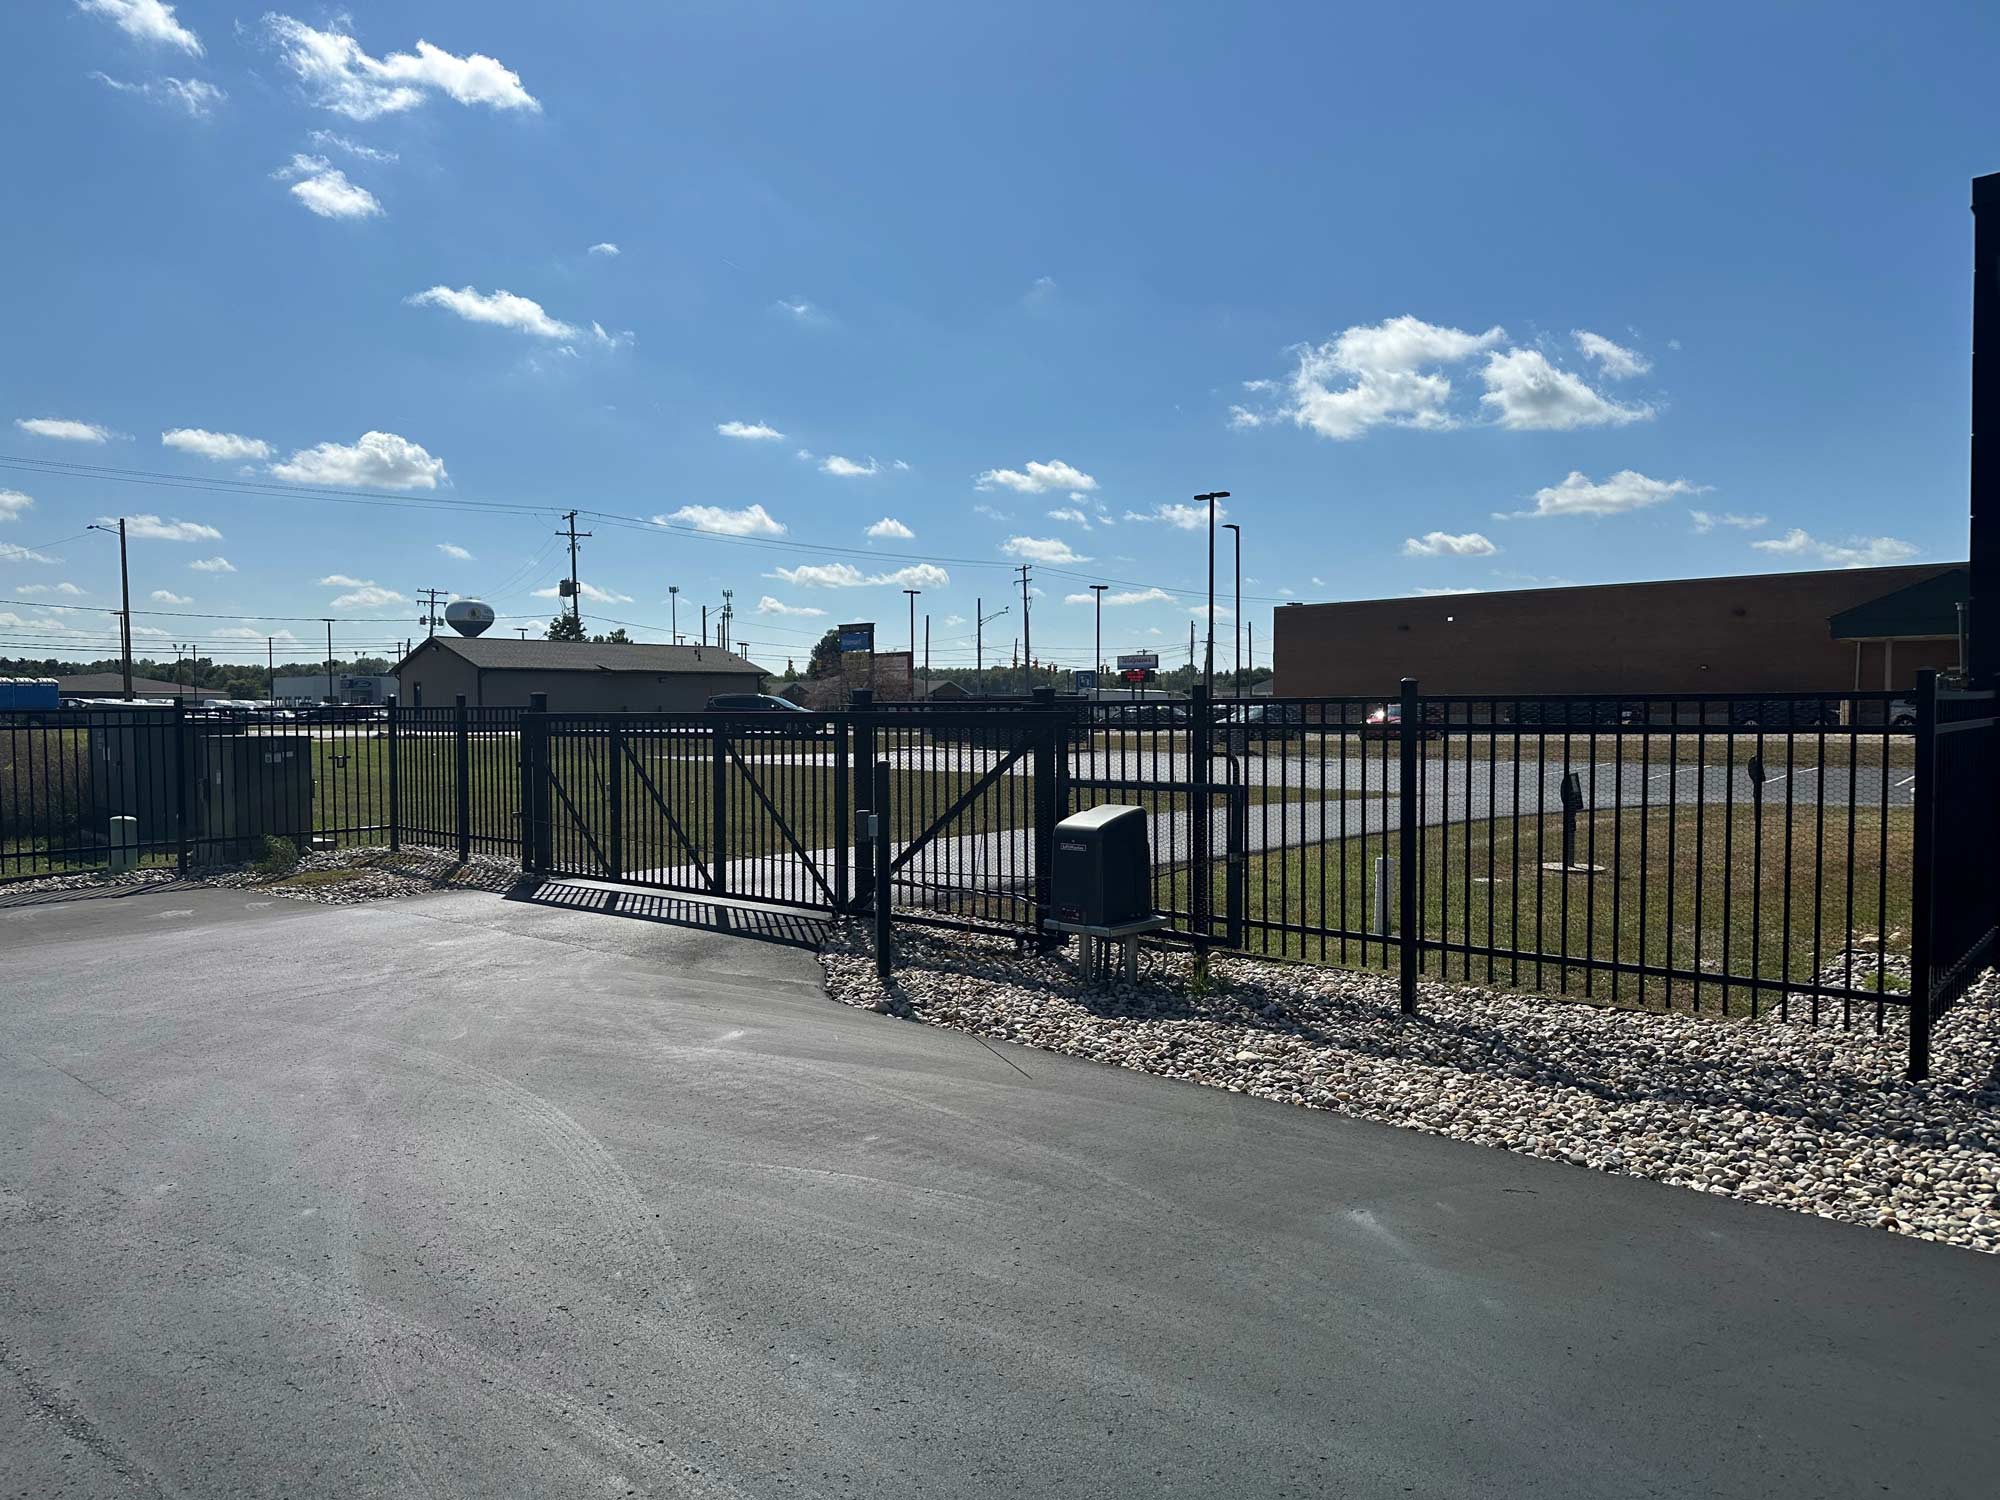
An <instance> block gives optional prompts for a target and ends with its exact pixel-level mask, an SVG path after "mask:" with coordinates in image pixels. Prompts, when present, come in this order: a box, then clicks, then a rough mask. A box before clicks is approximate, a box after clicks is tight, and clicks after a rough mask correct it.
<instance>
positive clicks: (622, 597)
mask: <svg viewBox="0 0 2000 1500" xmlns="http://www.w3.org/2000/svg"><path fill="white" fill-rule="evenodd" d="M576 589H577V592H578V593H580V594H582V595H583V597H584V598H586V599H588V600H589V601H590V602H591V603H592V604H630V603H631V602H632V596H631V595H630V594H619V593H614V592H613V591H612V590H610V589H601V588H599V587H598V586H597V585H596V584H594V583H579V584H578V585H577V586H576ZM535 597H536V598H537V599H560V598H561V597H562V590H561V589H558V588H555V587H553V586H551V587H549V588H545V589H536V590H535Z"/></svg>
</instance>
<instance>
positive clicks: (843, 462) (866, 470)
mask: <svg viewBox="0 0 2000 1500" xmlns="http://www.w3.org/2000/svg"><path fill="white" fill-rule="evenodd" d="M819 471H820V473H822V474H836V475H838V476H839V477H840V478H842V479H854V478H857V477H859V478H865V477H867V476H868V475H870V474H879V473H881V472H882V466H881V465H880V464H878V463H876V462H875V460H874V459H872V458H871V459H869V460H868V462H867V463H865V464H858V463H856V462H855V461H854V460H853V459H851V458H842V457H841V456H840V455H839V454H838V453H829V454H828V455H827V456H826V457H825V458H824V459H822V460H821V461H820V466H819Z"/></svg>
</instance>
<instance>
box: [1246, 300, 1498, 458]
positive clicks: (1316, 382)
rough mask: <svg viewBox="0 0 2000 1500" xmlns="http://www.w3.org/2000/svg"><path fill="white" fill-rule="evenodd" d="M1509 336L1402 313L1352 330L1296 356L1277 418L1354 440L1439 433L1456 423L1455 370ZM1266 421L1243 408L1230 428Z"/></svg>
mask: <svg viewBox="0 0 2000 1500" xmlns="http://www.w3.org/2000/svg"><path fill="white" fill-rule="evenodd" d="M1506 336H1507V334H1506V330H1505V329H1502V328H1499V327H1497V326H1496V327H1493V328H1489V329H1487V330H1486V331H1485V332H1484V333H1468V332H1466V331H1465V330H1464V329H1461V328H1445V327H1441V326H1439V325H1438V324H1435V323H1426V322H1424V321H1423V320H1422V319H1420V318H1415V317H1411V316H1410V315H1408V314H1407V313H1406V314H1404V315H1403V316H1402V317H1397V318H1390V319H1388V320H1387V321H1385V322H1382V323H1375V324H1356V325H1355V326H1353V327H1351V328H1348V329H1345V330H1344V331H1342V332H1341V333H1340V334H1339V335H1338V336H1337V337H1335V338H1334V339H1332V340H1330V341H1329V342H1327V343H1324V344H1308V345H1305V346H1303V347H1301V348H1300V349H1299V350H1298V365H1297V368H1295V369H1294V370H1293V371H1292V374H1291V378H1290V380H1289V381H1288V382H1287V385H1286V396H1285V399H1284V401H1283V402H1282V404H1281V405H1280V406H1279V407H1278V409H1277V411H1276V413H1275V415H1276V416H1278V417H1281V418H1286V419H1288V420H1290V421H1292V422H1293V423H1295V424H1297V425H1298V426H1300V427H1306V428H1310V429H1311V430H1312V431H1314V432H1317V433H1318V434H1319V435H1320V436H1321V437H1327V438H1333V439H1336V440H1342V441H1344V440H1347V439H1350V438H1358V437H1360V436H1361V435H1362V434H1364V433H1366V432H1367V431H1369V429H1371V428H1374V427H1385V426H1386V427H1418V428H1442V427H1450V426H1454V425H1455V419H1454V418H1453V417H1452V416H1451V414H1450V412H1449V411H1448V410H1447V403H1448V402H1449V401H1450V399H1451V380H1450V377H1448V376H1446V375H1444V374H1443V373H1441V372H1440V369H1439V367H1440V366H1444V365H1455V364H1459V363H1462V362H1463V361H1465V360H1467V359H1470V358H1471V357H1472V356H1473V355H1475V354H1478V353H1480V352H1481V351H1483V350H1486V349H1490V348H1492V347H1493V346H1494V345H1495V344H1498V343H1500V342H1501V341H1502V340H1503V339H1505V338H1506ZM1264 420H1265V419H1264V418H1262V417H1259V416H1257V415H1256V414H1255V413H1253V412H1250V411H1248V410H1247V409H1245V408H1243V407H1237V408H1235V409H1234V415H1232V418H1231V422H1232V425H1234V426H1237V427H1255V426H1261V425H1262V424H1263V421H1264Z"/></svg>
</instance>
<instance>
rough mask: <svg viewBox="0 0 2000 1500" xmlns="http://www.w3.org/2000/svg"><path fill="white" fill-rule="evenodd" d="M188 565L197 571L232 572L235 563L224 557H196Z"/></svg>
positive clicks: (234, 568)
mask: <svg viewBox="0 0 2000 1500" xmlns="http://www.w3.org/2000/svg"><path fill="white" fill-rule="evenodd" d="M188 566H189V567H190V568H192V569H194V571H195V572H197V573H234V572H235V571H236V564H235V563H233V562H231V561H230V560H229V559H228V558H226V557H198V558H196V559H195V560H194V561H193V562H191V563H189V564H188Z"/></svg>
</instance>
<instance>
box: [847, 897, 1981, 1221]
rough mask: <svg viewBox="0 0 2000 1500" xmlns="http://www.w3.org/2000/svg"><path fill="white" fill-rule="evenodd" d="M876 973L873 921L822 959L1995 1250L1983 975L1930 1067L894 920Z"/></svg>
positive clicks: (962, 1012)
mask: <svg viewBox="0 0 2000 1500" xmlns="http://www.w3.org/2000/svg"><path fill="white" fill-rule="evenodd" d="M896 946H897V962H896V972H895V974H894V977H893V978H892V979H891V981H890V984H889V987H888V989H887V990H886V991H885V990H884V989H883V987H882V986H881V984H880V983H879V982H878V981H877V979H876V977H875V969H874V958H873V953H872V949H871V948H870V946H869V938H868V930H867V927H866V925H865V924H862V923H855V922H849V923H842V924H838V925H837V926H836V928H835V929H834V932H833V935H832V936H831V938H830V939H829V941H828V943H827V945H826V947H825V949H824V950H823V952H822V954H821V962H822V964H823V966H824V968H825V971H826V984H827V991H828V993H829V994H830V995H831V996H832V997H833V998H834V999H836V1000H839V1001H841V1002H842V1003H844V1004H847V1005H854V1006H860V1007H863V1008H865V1009H870V1010H877V1011H883V1012H886V1013H888V1014H891V1015H897V1016H902V1017H906V1018H909V1019H912V1020H917V1021H923V1022H926V1023H928V1024H930V1025H934V1026H946V1027H951V1028H955V1029H957V1030H960V1031H969V1032H972V1033H974V1034H976V1035H980V1036H988V1037H998V1038H1005V1039H1008V1040H1010V1041H1015V1042H1020V1043H1023V1044H1025V1045H1027V1046H1030V1047H1043V1048H1048V1049H1051V1050H1053V1051H1059V1052H1068V1053H1071V1054H1073V1055H1075V1056H1078V1057H1088V1058H1094V1059H1096V1060H1098V1061H1101V1062H1109V1063H1116V1064H1118V1065H1120V1066H1122V1067H1128V1068H1136V1069H1139V1070H1140V1071H1142V1072H1148V1073H1158V1074H1160V1075H1162V1076H1164V1077H1168V1078H1179V1079H1184V1080H1186V1081H1189V1082H1193V1083H1202V1084H1207V1085H1209V1086H1211V1087H1214V1088H1223V1089H1229V1090H1231V1091H1232V1092H1236V1093H1245V1094H1254V1095H1257V1096H1259V1097H1261V1098H1266V1099H1275V1100H1281V1101H1283V1102H1285V1103H1288V1104H1297V1105H1303V1106H1305V1107H1307V1108H1312V1109H1328V1110H1334V1111H1337V1112H1338V1113H1341V1114H1345V1115H1352V1116H1354V1117H1356V1118H1358V1119H1367V1120H1378V1121H1381V1122H1383V1123H1384V1124H1390V1125H1400V1126H1404V1127H1407V1128H1409V1129H1412V1130H1424V1131H1429V1132H1431V1133H1433V1134H1437V1135H1447V1136H1451V1137H1453V1138H1455V1139H1458V1140H1464V1141H1472V1142H1475V1143H1476V1144H1479V1145H1483V1146H1496V1147H1500V1148H1503V1149H1505V1150H1509V1151H1518V1152H1521V1153H1523V1154H1525V1155H1528V1156H1539V1157H1543V1158H1546V1159H1548V1160H1552V1161H1564V1162H1570V1163H1572V1164H1574V1165H1577V1166H1582V1167H1590V1168H1595V1169H1596V1170H1598V1171H1604V1172H1617V1173H1622V1174H1624V1175H1627V1176H1633V1177H1650V1178H1652V1179H1654V1180H1655V1181H1659V1182H1665V1183H1670V1184H1673V1185H1675V1186H1679V1187H1687V1188H1692V1189H1694V1190H1695V1191H1696V1192H1705V1193H1721V1194H1726V1195H1727V1196H1729V1197H1732V1198H1740V1199H1744V1200H1746V1201H1749V1202H1753V1203H1767V1204H1771V1205H1773V1206H1775V1207H1779V1208H1789V1209H1792V1210H1794V1211H1796V1212H1799V1213H1810V1214H1819V1215H1822V1216H1824V1217H1826V1218H1830V1219H1840V1220H1844V1221H1845V1222H1847V1223H1850V1224H1860V1225H1865V1226H1868V1227H1871V1228H1880V1229H1885V1230H1890V1231H1893V1232H1895V1233H1899V1234H1907V1235H1912V1236H1915V1237H1917V1238H1920V1239H1928V1240H1941V1241H1944V1242H1946V1243H1948V1244H1952V1245H1959V1246H1963V1247H1964V1248H1966V1249H1971V1250H1983V1251H1986V1252H1988V1253H1993V1252H1996V1251H2000V1071H1996V1064H2000V976H1996V974H1995V973H1993V972H1991V971H1989V972H1988V973H1987V974H1986V975H1984V976H1983V977H1982V978H1981V979H1980V980H1979V982H1978V983H1977V985H1975V987H1974V989H1973V991H1972V993H1971V994H1969V995H1968V996H1967V997H1966V998H1965V999H1964V1000H1963V1001H1961V1002H1960V1003H1959V1005H1958V1006H1956V1007H1955V1008H1954V1009H1953V1010H1952V1011H1951V1012H1950V1013H1949V1014H1948V1015H1947V1016H1946V1017H1945V1018H1944V1020H1943V1021H1942V1022H1940V1024H1939V1027H1938V1030H1937V1034H1936V1036H1935V1038H1934V1041H1933V1049H1932V1067H1933V1074H1932V1076H1931V1078H1929V1079H1928V1080H1926V1081H1925V1082H1923V1083H1910V1082H1908V1081H1907V1080H1905V1079H1904V1078H1903V1076H1902V1072H1903V1067H1904V1062H1905V1058H1904V1047H1905V1032H1904V1029H1903V1026H1902V1024H1901V1017H1900V1016H1896V1017H1895V1024H1894V1025H1893V1026H1892V1027H1891V1029H1888V1030H1885V1031H1884V1032H1882V1033H1881V1034H1879V1035H1878V1034H1877V1033H1876V1032H1875V1031H1873V1030H1872V1029H1862V1028H1857V1029H1855V1030H1852V1031H1841V1030H1838V1029H1835V1028H1832V1027H1827V1026H1821V1027H1817V1028H1815V1027H1812V1026H1809V1025H1805V1024H1796V1023H1784V1022H1778V1021H1773V1020H1763V1021H1755V1022H1752V1021H1740V1020H1732V1021H1724V1020H1712V1019H1705V1018H1704V1019H1696V1018H1690V1017H1687V1016H1669V1015H1658V1014H1652V1013H1646V1012H1637V1011H1625V1010H1609V1009H1600V1008H1597V1007H1593V1006H1588V1005H1582V1004H1578V1003H1574V1002H1565V1001H1554V1000H1545V999H1539V998H1536V997H1532V996H1521V995H1511V994H1503V993H1496V992H1494V991H1490V990H1482V989H1478V988H1474V987H1471V986H1458V985H1446V984H1436V983H1426V984H1425V985H1423V987H1422V990H1421V994H1420V999H1419V1002H1418V1010H1419V1014H1418V1015H1417V1016H1415V1017H1408V1018H1406V1017H1404V1016H1403V1015H1402V1014H1401V1012H1400V1011H1399V1009H1398V1007H1397V1003H1396V986H1395V981H1394V980H1393V979H1392V978H1389V977H1386V976H1383V975H1379V974H1366V973H1358V972H1355V971H1352V970H1344V969H1320V968H1310V967H1305V966H1295V965H1289V964H1273V963H1268V962H1263V961H1259V960H1254V959H1242V958H1215V959H1213V960H1212V962H1211V964H1210V973H1211V979H1212V983H1211V986H1210V988H1209V990H1208V991H1207V992H1206V993H1198V992H1197V991H1196V990H1195V989H1194V988H1192V987H1191V984H1190V979H1191V968H1190V963H1189V960H1188V958H1187V957H1186V956H1185V955H1179V954H1175V955H1156V954H1148V955H1147V974H1146V976H1145V977H1143V978H1142V979H1141V981H1140V983H1139V984H1137V985H1126V984H1124V983H1122V982H1120V983H1117V984H1114V985H1112V986H1110V987H1109V988H1105V989H1099V990H1094V991H1093V990H1089V989H1087V988H1085V987H1084V986H1083V985H1082V984H1081V982H1080V979H1079V976H1078V973H1077V970H1076V967H1075V962H1074V955H1073V953H1063V954H1059V955H1055V956H1052V957H1049V958H1034V957H1024V956H1021V955H1019V954H1017V953H1016V952H1015V950H1014V946H1013V944H1012V942H1011V940H1007V939H1000V938H987V937H980V936H968V935H965V934H952V935H949V936H932V935H928V934H921V933H915V932H911V931H908V930H905V931H903V932H899V933H898V934H897V939H896Z"/></svg>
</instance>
